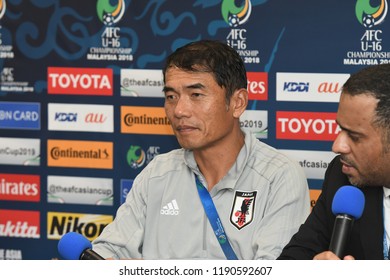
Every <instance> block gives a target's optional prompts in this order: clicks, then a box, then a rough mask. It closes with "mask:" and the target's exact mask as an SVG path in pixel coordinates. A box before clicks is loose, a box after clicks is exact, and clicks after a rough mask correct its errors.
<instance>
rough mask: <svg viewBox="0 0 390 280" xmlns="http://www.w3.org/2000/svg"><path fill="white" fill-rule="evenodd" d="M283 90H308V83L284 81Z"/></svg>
mask: <svg viewBox="0 0 390 280" xmlns="http://www.w3.org/2000/svg"><path fill="white" fill-rule="evenodd" d="M283 90H284V91H287V92H309V83H296V82H285V83H284V86H283Z"/></svg>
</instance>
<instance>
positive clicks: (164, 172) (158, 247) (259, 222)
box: [93, 40, 310, 260]
mask: <svg viewBox="0 0 390 280" xmlns="http://www.w3.org/2000/svg"><path fill="white" fill-rule="evenodd" d="M163 74H164V83H165V86H164V89H163V91H164V93H165V111H166V114H167V117H168V118H169V121H170V123H171V125H172V128H173V130H174V132H175V135H176V137H177V140H178V142H179V144H180V145H181V147H182V149H177V150H174V151H171V152H169V153H166V154H162V155H158V156H156V157H155V158H154V159H153V161H152V162H150V163H149V164H148V166H146V167H145V169H144V170H143V171H142V172H141V173H140V174H139V175H138V176H137V177H136V179H135V180H134V183H133V187H132V189H131V191H130V192H129V194H128V196H127V199H126V202H125V203H124V204H123V205H122V206H121V207H120V208H119V209H118V212H117V215H116V217H115V219H114V221H113V222H112V223H111V224H109V225H108V226H107V227H106V228H105V229H104V231H103V232H102V234H101V235H100V236H99V237H98V238H97V239H96V240H94V242H93V250H94V251H96V252H97V253H99V254H100V255H102V256H103V257H105V258H113V259H129V258H137V259H140V258H142V259H226V258H227V259H248V260H249V259H276V257H277V256H278V255H279V254H280V252H281V250H282V248H283V247H284V245H286V243H287V242H288V241H289V240H290V238H291V236H292V235H293V234H294V233H295V232H296V231H297V230H298V227H299V225H300V224H301V223H302V222H303V221H304V220H305V219H306V217H307V215H308V214H309V206H310V204H309V191H308V186H307V180H306V178H305V175H304V173H303V170H302V169H301V167H300V166H299V165H298V164H297V163H296V162H295V161H293V160H291V159H289V158H288V157H287V156H285V155H284V154H282V153H280V152H279V151H277V150H276V149H274V148H272V147H270V146H268V145H266V144H264V143H262V142H260V141H259V140H257V139H256V138H255V137H254V136H253V135H252V134H248V133H247V134H246V133H244V132H243V131H242V130H241V128H240V123H239V118H240V116H241V114H242V113H243V112H244V111H245V109H246V107H247V104H248V92H247V77H246V71H245V66H244V63H243V61H242V59H241V58H240V56H239V55H238V53H237V52H236V51H235V50H234V49H233V48H231V47H229V46H228V45H226V44H225V43H221V42H217V41H208V40H204V41H198V42H193V43H190V44H187V45H185V46H183V47H181V48H179V49H177V50H176V51H175V52H174V53H172V54H171V55H170V56H169V57H168V58H167V61H166V65H165V67H164V69H163ZM204 205H205V207H204ZM214 206H215V207H214Z"/></svg>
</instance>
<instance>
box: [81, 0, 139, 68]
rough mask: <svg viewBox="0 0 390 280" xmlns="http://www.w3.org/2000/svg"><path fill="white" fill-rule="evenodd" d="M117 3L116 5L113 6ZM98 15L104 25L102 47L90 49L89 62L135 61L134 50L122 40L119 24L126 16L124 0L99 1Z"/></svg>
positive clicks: (97, 6)
mask: <svg viewBox="0 0 390 280" xmlns="http://www.w3.org/2000/svg"><path fill="white" fill-rule="evenodd" d="M112 2H116V3H117V4H116V5H112V4H111V3H112ZM96 13H97V17H98V18H99V20H100V21H101V22H102V23H103V24H104V26H105V27H104V28H103V30H102V34H101V35H100V37H101V45H100V46H93V47H90V48H89V53H88V54H87V59H88V60H106V61H133V54H132V52H133V50H132V48H129V47H128V46H127V44H124V43H123V42H124V40H122V39H121V35H122V34H121V27H120V26H118V22H119V21H120V20H121V19H122V18H123V15H124V14H125V1H124V0H117V1H113V0H97V3H96Z"/></svg>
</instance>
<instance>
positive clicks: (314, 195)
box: [310, 190, 321, 210]
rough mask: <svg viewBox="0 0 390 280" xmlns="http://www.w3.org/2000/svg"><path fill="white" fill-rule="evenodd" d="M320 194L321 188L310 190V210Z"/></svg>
mask: <svg viewBox="0 0 390 280" xmlns="http://www.w3.org/2000/svg"><path fill="white" fill-rule="evenodd" d="M320 194H321V190H310V209H311V210H313V207H314V206H315V205H316V203H317V200H318V197H319V196H320Z"/></svg>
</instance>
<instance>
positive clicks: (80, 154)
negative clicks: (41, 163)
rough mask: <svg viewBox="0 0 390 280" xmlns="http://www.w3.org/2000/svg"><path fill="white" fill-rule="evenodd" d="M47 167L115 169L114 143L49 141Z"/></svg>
mask: <svg viewBox="0 0 390 280" xmlns="http://www.w3.org/2000/svg"><path fill="white" fill-rule="evenodd" d="M47 165H48V166H57V167H80V168H102V169H112V167H113V144H112V142H97V141H75V140H48V141H47Z"/></svg>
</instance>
